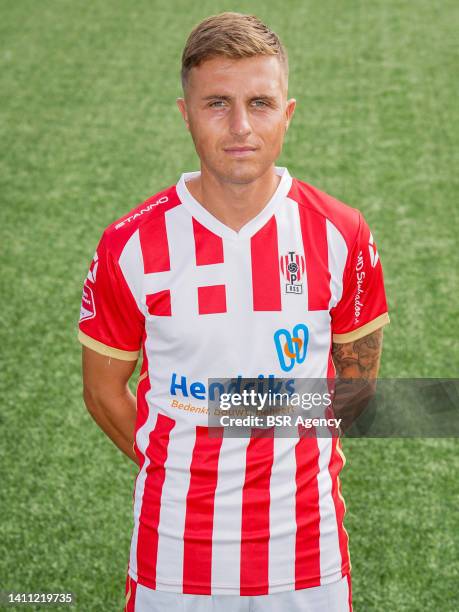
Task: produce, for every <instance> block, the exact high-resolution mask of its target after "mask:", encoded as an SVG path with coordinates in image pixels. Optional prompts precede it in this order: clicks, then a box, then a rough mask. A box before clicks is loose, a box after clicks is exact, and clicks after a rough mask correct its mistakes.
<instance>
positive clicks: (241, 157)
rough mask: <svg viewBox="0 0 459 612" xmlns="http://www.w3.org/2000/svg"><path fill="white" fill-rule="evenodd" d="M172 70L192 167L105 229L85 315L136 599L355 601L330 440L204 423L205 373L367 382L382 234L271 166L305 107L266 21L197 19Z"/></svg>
mask: <svg viewBox="0 0 459 612" xmlns="http://www.w3.org/2000/svg"><path fill="white" fill-rule="evenodd" d="M181 76H182V85H183V98H179V99H178V100H177V104H178V107H179V110H180V113H181V115H182V116H183V119H184V122H185V125H186V128H187V129H188V130H189V131H190V133H191V137H192V139H193V141H194V145H195V148H196V151H197V154H198V156H199V158H200V170H198V171H194V172H185V173H184V174H182V175H181V177H180V178H179V180H178V182H177V183H176V184H174V185H172V186H169V187H167V188H165V189H162V190H161V191H159V192H158V193H156V194H154V195H152V196H151V197H150V198H148V199H147V200H146V201H145V202H144V203H142V204H140V205H139V206H137V208H134V209H133V210H131V211H130V212H128V213H127V214H126V215H125V216H123V217H122V218H121V219H118V220H117V221H114V222H113V223H112V224H111V225H110V226H109V227H107V228H106V229H105V231H104V232H103V234H102V237H101V239H100V242H99V244H98V246H97V251H96V254H95V256H94V260H93V262H92V264H91V266H90V269H89V272H88V275H87V278H86V280H85V283H84V289H83V299H82V308H81V319H80V323H79V339H80V341H81V343H82V344H83V378H84V399H85V402H86V405H87V408H88V410H89V411H90V413H91V415H92V417H93V418H94V419H95V421H96V422H97V423H98V425H99V426H100V427H101V428H102V430H103V431H104V432H105V433H106V434H107V435H108V436H109V437H110V438H111V439H112V440H113V442H114V443H115V444H116V445H117V446H118V447H119V448H120V449H121V450H122V451H123V452H124V453H125V454H126V455H127V456H129V457H130V458H131V459H133V461H135V462H136V463H137V464H138V466H139V470H138V474H137V477H136V480H135V486H134V495H133V510H134V528H133V532H132V540H131V550H130V558H129V564H128V568H127V580H126V607H125V610H126V611H127V612H134V611H135V612H154V611H161V612H164V611H168V612H174V611H176V610H193V611H195V610H196V611H200V610H205V611H207V610H221V611H231V612H239V611H240V612H243V611H245V612H248V611H249V610H251V611H259V612H269V611H280V612H283V611H284V610H288V611H289V612H295V611H297V612H299V611H300V610H301V611H312V612H342V611H349V610H351V609H352V604H351V579H350V572H351V566H350V560H349V551H348V535H347V533H346V530H345V528H344V525H343V518H344V513H345V506H344V501H343V498H342V495H341V485H340V480H339V473H340V470H341V468H342V467H343V465H344V457H343V454H342V451H341V446H340V439H339V437H337V436H330V437H319V436H310V435H308V436H302V435H298V436H297V437H282V436H276V435H273V436H271V437H269V436H259V435H257V430H256V428H254V429H253V430H251V435H250V436H246V437H237V438H236V437H230V436H226V435H221V436H210V435H208V434H209V427H208V426H209V421H208V400H209V394H208V379H209V378H217V377H222V378H232V377H234V378H237V377H240V376H243V377H245V378H249V377H253V378H256V377H259V378H260V379H261V378H263V377H264V378H265V379H268V378H269V377H274V376H275V377H285V376H286V373H288V376H290V377H292V378H317V379H326V378H327V377H328V378H334V377H335V376H336V377H337V379H338V380H339V377H347V378H362V379H376V378H377V373H378V368H379V362H380V354H381V346H382V327H383V326H384V325H385V324H386V323H388V321H389V318H388V313H387V304H386V298H385V293H384V286H383V275H382V269H381V262H380V260H379V256H378V252H377V250H376V246H375V242H374V239H373V237H372V235H371V233H370V230H369V228H368V225H367V223H366V221H365V219H364V218H363V216H362V214H361V213H360V212H359V211H358V210H357V209H355V208H352V207H350V206H348V205H346V204H344V203H342V202H340V201H338V200H336V199H335V198H333V197H332V196H330V195H328V194H327V193H325V192H323V191H320V190H319V189H318V188H316V187H314V186H312V185H310V184H308V183H307V182H304V181H302V180H300V179H297V178H294V177H292V176H291V175H290V173H289V171H288V170H287V168H285V167H278V166H276V165H275V162H276V159H277V158H278V157H279V155H280V153H281V149H282V145H283V140H284V136H285V134H286V132H287V129H288V128H289V125H290V123H291V120H292V116H293V112H294V109H295V104H296V101H295V100H294V99H288V98H287V83H288V63H287V54H286V51H285V49H284V47H283V45H282V44H281V42H280V40H279V38H278V36H277V35H276V34H275V33H274V32H272V31H271V30H270V29H269V28H268V27H267V26H266V25H264V24H263V23H262V22H260V21H259V20H258V19H257V18H256V17H255V16H252V15H250V16H249V15H243V14H239V13H222V14H219V15H215V16H212V17H209V18H207V19H205V20H204V21H203V22H202V23H200V24H199V25H197V26H196V27H195V28H194V29H193V31H192V32H191V34H190V36H189V38H188V41H187V43H186V46H185V49H184V51H183V57H182V73H181ZM165 154H167V151H166V152H165ZM140 355H141V360H142V366H141V372H140V376H139V379H138V385H137V393H136V397H134V396H133V395H132V394H131V392H130V391H129V388H128V386H127V383H128V380H129V378H130V376H131V375H132V373H133V372H134V369H135V366H136V362H137V360H138V357H139V356H140ZM299 429H300V428H299Z"/></svg>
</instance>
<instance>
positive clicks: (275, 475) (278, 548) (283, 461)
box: [268, 437, 298, 593]
mask: <svg viewBox="0 0 459 612" xmlns="http://www.w3.org/2000/svg"><path fill="white" fill-rule="evenodd" d="M297 442H298V439H295V438H280V437H275V438H274V461H273V466H272V472H271V483H270V493H271V500H270V506H269V530H270V538H269V568H268V576H269V592H270V593H271V592H272V591H273V589H275V587H276V585H279V586H280V585H291V584H294V583H295V544H296V529H295V528H294V525H296V505H295V501H296V482H295V473H296V460H295V444H296V443H297Z"/></svg>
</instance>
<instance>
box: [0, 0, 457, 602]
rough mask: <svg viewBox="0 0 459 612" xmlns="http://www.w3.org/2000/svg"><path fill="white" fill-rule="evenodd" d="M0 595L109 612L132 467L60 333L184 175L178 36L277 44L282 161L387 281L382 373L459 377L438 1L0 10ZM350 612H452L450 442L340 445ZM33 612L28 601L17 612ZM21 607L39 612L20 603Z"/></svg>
mask: <svg viewBox="0 0 459 612" xmlns="http://www.w3.org/2000/svg"><path fill="white" fill-rule="evenodd" d="M0 10H1V19H0V41H1V42H0V96H1V104H0V139H1V143H2V146H1V151H0V181H1V216H2V223H1V247H2V275H1V287H2V299H3V307H2V312H1V347H2V357H1V359H2V363H1V370H0V376H1V387H0V391H1V396H0V397H1V412H0V434H1V445H0V470H1V471H0V479H1V480H0V508H1V523H0V590H1V589H12V590H16V591H35V592H36V591H41V592H44V591H47V592H50V591H53V592H56V591H62V592H73V593H74V594H75V595H76V597H77V602H78V603H77V605H76V607H75V609H77V610H81V611H82V612H87V611H88V612H92V611H94V612H99V611H100V612H111V611H116V610H121V609H122V606H123V600H124V580H125V575H126V574H125V572H126V567H127V561H128V551H129V542H130V536H131V529H132V522H131V509H132V506H131V504H132V488H133V482H134V477H135V473H136V472H135V466H134V464H133V463H132V462H130V461H129V460H128V459H127V458H125V457H124V456H123V455H121V453H120V452H119V451H118V450H117V449H116V448H115V447H114V446H113V445H112V444H111V443H110V441H109V440H108V439H107V438H106V437H105V436H104V434H103V433H102V432H101V431H100V430H99V429H98V427H97V426H96V425H95V423H94V422H93V421H92V419H91V418H90V416H89V414H88V413H87V411H86V409H85V407H84V405H83V401H82V395H81V375H80V345H79V344H78V342H77V340H76V325H77V318H78V312H79V305H80V298H81V289H82V282H83V279H84V277H85V275H86V272H87V268H88V265H89V263H90V260H91V258H92V256H93V253H94V249H95V246H96V244H97V241H98V239H99V237H100V234H101V233H102V230H103V229H104V228H105V226H107V225H108V224H109V223H111V222H112V221H113V220H114V219H116V218H117V217H119V216H121V215H122V214H124V213H125V212H127V211H128V210H130V209H131V208H133V207H134V206H135V205H136V204H137V203H139V202H141V201H142V200H144V199H145V198H147V197H148V196H149V195H151V194H153V193H155V192H157V191H159V190H160V189H162V188H164V187H167V186H169V185H170V184H172V183H175V182H176V181H177V180H178V178H179V176H180V173H181V172H183V171H190V170H194V169H198V162H197V158H196V155H195V153H194V150H193V147H192V142H191V139H190V137H189V134H188V133H187V132H186V131H185V128H184V126H183V122H182V120H181V117H180V116H179V112H178V110H177V108H176V106H175V98H176V97H177V96H179V95H180V94H181V92H180V87H179V83H180V81H179V70H180V55H181V51H182V48H183V45H184V42H185V39H186V37H187V35H188V33H189V31H190V30H191V28H192V26H193V25H194V24H196V23H197V22H198V21H200V20H201V19H202V18H204V17H206V16H207V15H210V14H214V13H218V12H220V11H222V10H238V11H241V12H246V13H255V14H257V15H258V16H259V17H260V18H261V19H263V20H264V21H266V22H267V23H268V24H269V25H270V26H271V27H272V28H273V29H274V30H275V31H277V32H278V33H279V35H280V36H281V38H282V39H283V41H284V43H285V44H286V46H287V48H288V51H289V57H290V66H291V76H290V84H289V90H290V91H289V93H290V95H291V96H292V97H295V98H296V99H297V104H298V105H297V109H296V113H295V117H294V119H293V123H292V126H291V128H290V130H289V133H288V137H287V140H286V143H285V146H284V151H283V154H282V157H281V158H280V159H279V160H278V165H286V166H288V168H289V170H290V173H291V174H292V175H293V176H296V177H298V178H301V179H303V180H306V181H308V182H309V183H312V184H313V185H316V186H317V187H319V188H320V189H323V190H324V191H327V192H328V193H330V194H332V195H334V196H335V197H337V198H339V199H341V200H342V201H344V202H347V203H348V204H351V205H352V206H355V207H358V208H360V210H362V212H363V213H364V215H365V217H366V219H367V221H368V223H369V224H370V227H371V228H372V230H373V234H374V236H375V239H376V242H377V244H378V248H379V251H380V255H381V260H382V263H383V267H384V272H385V280H386V291H387V296H388V301H389V307H390V313H391V325H390V326H389V327H388V328H386V332H385V340H384V344H385V349H384V355H383V362H382V367H381V376H383V377H394V378H395V377H445V378H446V377H450V378H452V377H456V376H457V371H458V343H457V333H456V324H457V320H458V309H457V296H458V285H457V270H458V264H459V261H458V249H457V215H458V208H457V193H458V184H457V182H458V181H457V161H458V160H457V148H456V149H455V148H454V142H455V141H456V143H457V137H458V111H457V108H458V106H457V93H458V92H457V84H456V83H455V80H456V81H457V79H455V77H456V76H457V75H456V73H457V46H456V41H455V39H456V38H457V27H458V23H459V19H458V16H459V15H458V5H457V2H453V0H443V1H442V2H441V3H435V2H431V1H430V0H416V1H414V0H413V1H411V2H409V1H403V0H398V1H395V0H376V1H374V2H363V0H362V1H359V0H349V1H348V2H337V1H336V0H335V1H331V0H320V1H319V0H316V1H304V0H303V1H301V0H287V2H286V3H285V4H282V3H279V2H273V1H271V0H267V1H266V2H261V1H260V0H258V1H256V2H233V3H226V2H220V1H214V2H209V1H208V0H202V2H200V3H197V5H194V4H193V3H188V2H185V1H183V0H181V1H179V2H177V1H173V2H170V3H160V2H158V1H150V2H148V1H146V0H137V2H135V3H131V2H122V1H121V0H112V1H110V2H107V1H102V0H93V1H92V2H88V1H81V2H70V1H68V0H61V1H58V0H54V1H52V0H41V1H40V2H38V1H36V0H19V1H17V2H13V0H3V2H2V3H1V9H0ZM344 450H345V453H346V455H347V459H348V461H347V465H346V467H345V469H344V472H343V477H342V480H343V492H344V496H345V498H346V502H347V508H348V513H347V517H346V523H345V524H346V527H347V529H348V531H349V534H350V541H351V558H352V565H353V593H354V609H355V610H356V612H367V611H380V610H381V611H382V610H390V611H395V612H398V611H423V610H438V611H439V612H448V611H453V610H457V609H459V580H458V576H459V562H458V534H459V513H458V507H459V485H458V481H457V474H458V472H459V454H458V450H459V445H458V442H457V440H456V439H449V438H446V439H398V440H384V439H381V440H371V439H366V440H359V439H348V440H344ZM28 609H32V608H30V607H29V608H28ZM37 609H38V608H37Z"/></svg>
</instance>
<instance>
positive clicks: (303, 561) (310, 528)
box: [295, 425, 320, 589]
mask: <svg viewBox="0 0 459 612" xmlns="http://www.w3.org/2000/svg"><path fill="white" fill-rule="evenodd" d="M298 430H299V435H300V439H299V441H298V443H297V444H296V446H295V457H296V476H295V478H296V500H295V502H296V525H297V528H296V544H295V589H304V588H309V587H311V586H319V585H320V510H319V485H318V482H317V475H318V473H319V447H318V445H317V437H316V433H315V431H314V432H312V433H311V431H312V430H310V431H308V430H306V429H305V428H304V427H302V426H301V425H300V426H299V428H298Z"/></svg>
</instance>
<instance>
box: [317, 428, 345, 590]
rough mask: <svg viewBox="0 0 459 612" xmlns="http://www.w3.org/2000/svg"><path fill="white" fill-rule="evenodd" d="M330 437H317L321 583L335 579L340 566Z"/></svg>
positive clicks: (331, 440) (331, 441)
mask: <svg viewBox="0 0 459 612" xmlns="http://www.w3.org/2000/svg"><path fill="white" fill-rule="evenodd" d="M332 444H333V439H332V438H317V445H318V447H319V453H320V454H319V474H318V475H317V483H318V487H319V509H320V576H321V580H320V583H321V584H327V583H328V582H330V581H332V582H333V581H335V580H336V572H337V568H341V552H340V549H339V538H338V523H337V520H336V510H335V505H334V503H333V498H332V494H331V491H332V480H331V476H330V472H329V471H328V466H329V464H330V459H331V451H332Z"/></svg>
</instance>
